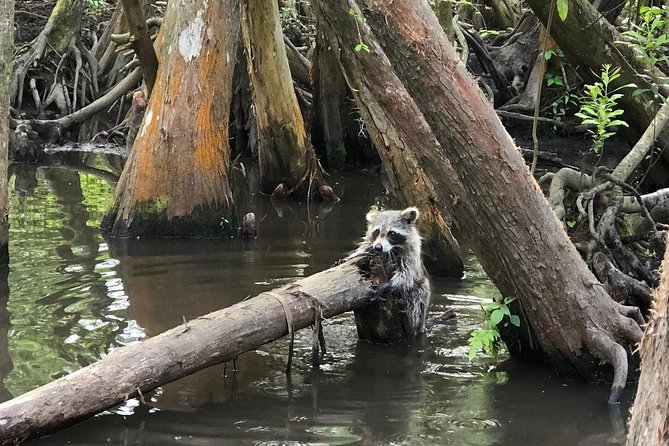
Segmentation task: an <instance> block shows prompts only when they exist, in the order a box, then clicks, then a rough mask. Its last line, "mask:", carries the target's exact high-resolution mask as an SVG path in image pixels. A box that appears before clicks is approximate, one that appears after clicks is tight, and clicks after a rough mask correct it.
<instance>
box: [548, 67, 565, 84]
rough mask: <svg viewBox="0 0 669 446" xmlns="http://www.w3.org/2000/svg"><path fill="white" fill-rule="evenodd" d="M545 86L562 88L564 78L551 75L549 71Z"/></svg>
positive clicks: (558, 75)
mask: <svg viewBox="0 0 669 446" xmlns="http://www.w3.org/2000/svg"><path fill="white" fill-rule="evenodd" d="M546 85H547V86H548V87H550V86H551V85H559V86H560V87H564V78H563V77H562V75H560V74H553V73H551V72H550V71H549V72H547V73H546Z"/></svg>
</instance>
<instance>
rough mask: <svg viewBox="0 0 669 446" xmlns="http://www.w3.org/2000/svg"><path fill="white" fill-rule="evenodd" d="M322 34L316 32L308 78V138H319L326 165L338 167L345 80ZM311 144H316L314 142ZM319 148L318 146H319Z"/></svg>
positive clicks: (343, 151)
mask: <svg viewBox="0 0 669 446" xmlns="http://www.w3.org/2000/svg"><path fill="white" fill-rule="evenodd" d="M333 53H334V49H333V48H332V47H331V46H329V45H328V42H327V41H326V39H325V38H324V37H323V33H322V32H321V31H320V30H318V31H316V50H315V51H314V64H313V71H312V78H313V82H314V103H313V118H312V122H311V129H312V131H311V137H312V138H311V140H312V141H315V139H316V136H318V138H317V139H319V140H321V141H319V142H321V144H322V146H323V147H324V149H325V150H324V152H325V157H326V159H327V167H328V169H330V170H339V169H341V168H342V167H344V163H345V162H346V147H345V146H344V128H343V126H342V120H341V107H342V102H344V101H345V100H346V90H345V89H346V80H345V79H344V76H343V74H342V72H341V68H340V67H339V62H338V60H337V58H336V56H335V55H334V54H333ZM314 145H317V146H318V144H317V143H316V142H314ZM320 150H322V147H321V148H320Z"/></svg>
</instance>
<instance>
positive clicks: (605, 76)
mask: <svg viewBox="0 0 669 446" xmlns="http://www.w3.org/2000/svg"><path fill="white" fill-rule="evenodd" d="M619 77H620V67H615V68H611V65H609V64H605V65H604V66H603V68H602V74H601V75H600V76H599V81H597V82H595V83H594V84H591V85H586V86H585V93H586V95H585V96H583V97H582V98H581V107H580V110H579V112H578V113H576V114H575V116H578V117H579V118H581V123H582V124H583V125H594V126H595V129H594V130H593V129H588V133H590V135H591V136H592V149H593V150H594V151H595V153H597V154H600V153H601V152H602V149H603V148H604V143H605V142H606V140H607V139H609V138H610V137H611V136H613V135H614V134H615V133H614V132H611V131H609V129H610V128H611V127H615V126H620V125H621V126H623V127H629V125H627V123H626V122H625V121H623V120H622V119H616V118H617V117H618V116H620V115H622V114H623V113H624V110H622V109H619V108H617V106H618V100H619V99H620V98H622V97H623V95H622V94H621V93H618V92H619V91H621V90H622V89H623V88H629V87H636V85H634V84H626V85H622V86H620V87H617V88H613V89H612V88H611V83H612V82H614V81H615V80H616V79H618V78H619Z"/></svg>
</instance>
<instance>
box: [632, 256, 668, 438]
mask: <svg viewBox="0 0 669 446" xmlns="http://www.w3.org/2000/svg"><path fill="white" fill-rule="evenodd" d="M667 246H668V248H667V250H666V252H665V254H664V261H663V262H662V279H661V283H660V287H659V288H658V289H657V290H656V291H655V294H654V304H653V317H652V319H651V321H650V322H649V323H648V325H647V326H646V330H645V333H644V335H643V340H642V341H641V347H640V351H641V376H640V377H639V387H638V389H637V394H636V399H635V400H634V406H633V407H632V417H631V420H630V431H629V435H628V436H627V445H628V446H641V445H658V446H659V445H668V444H669V398H667V395H669V244H668V245H667Z"/></svg>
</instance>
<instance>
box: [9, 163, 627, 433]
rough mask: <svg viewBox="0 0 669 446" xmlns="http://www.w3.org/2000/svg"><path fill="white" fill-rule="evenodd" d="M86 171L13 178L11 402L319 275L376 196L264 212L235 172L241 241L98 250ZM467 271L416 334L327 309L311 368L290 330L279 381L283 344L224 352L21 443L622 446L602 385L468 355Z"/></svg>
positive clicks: (477, 299) (477, 295)
mask: <svg viewBox="0 0 669 446" xmlns="http://www.w3.org/2000/svg"><path fill="white" fill-rule="evenodd" d="M87 166H88V167H90V168H92V169H98V170H99V169H100V166H99V165H98V164H97V163H96V162H95V161H92V162H91V163H89V164H87ZM84 170H86V169H82V168H81V167H79V168H77V169H76V170H73V169H63V168H43V167H40V168H37V169H32V168H30V167H29V166H28V167H26V168H25V169H24V168H19V167H17V168H15V170H14V172H15V176H14V184H13V186H14V190H13V195H12V198H11V200H12V202H11V204H12V213H11V224H12V226H11V231H12V232H11V241H10V243H11V245H10V249H11V253H12V265H11V271H10V272H9V283H10V284H11V295H9V294H8V293H9V291H8V288H7V281H4V282H3V281H2V280H1V279H2V277H0V378H4V384H5V387H6V389H8V390H9V392H11V393H12V394H14V395H18V394H21V393H23V392H25V391H27V390H30V389H32V388H34V387H36V386H38V385H40V384H44V383H46V382H49V381H51V380H52V379H53V378H55V377H58V376H60V375H62V374H65V373H69V372H71V371H72V370H75V369H77V368H79V367H81V366H82V365H85V364H88V363H90V362H92V361H94V360H96V359H98V358H100V357H102V356H104V355H105V354H106V353H107V351H108V350H109V349H110V348H113V347H115V346H118V345H123V344H127V343H131V342H136V341H137V340H139V339H142V338H144V337H147V336H154V335H156V334H158V333H161V332H163V331H165V330H167V329H169V328H172V327H174V326H176V325H178V324H181V323H183V321H184V320H190V319H192V318H195V317H197V316H200V315H202V314H205V313H208V312H210V311H215V310H218V309H220V308H224V307H227V306H229V305H232V304H234V303H236V302H238V301H240V300H241V299H244V298H246V297H247V296H254V295H256V294H258V293H259V292H262V291H264V290H267V289H270V288H273V287H276V286H278V285H281V284H284V283H287V282H290V281H293V280H295V279H296V278H299V277H302V276H306V275H310V274H312V273H314V272H316V271H320V270H322V269H324V268H327V267H328V266H330V265H331V264H332V262H333V261H334V260H336V259H338V258H340V257H342V256H343V255H344V254H345V253H346V252H348V251H350V250H351V249H352V248H353V247H354V246H355V243H356V240H357V239H358V238H359V237H360V235H362V233H363V232H364V226H365V219H364V215H365V213H366V211H367V209H368V207H369V205H370V204H371V203H374V202H379V201H381V202H384V203H386V202H388V201H390V199H389V197H387V196H385V195H384V194H383V193H382V191H381V190H380V187H379V185H378V181H377V179H376V178H374V177H365V176H357V177H348V178H346V179H342V180H341V181H340V180H339V179H337V178H333V179H332V182H333V183H335V185H336V186H337V190H338V192H339V195H340V196H341V197H342V202H340V203H338V204H336V205H335V206H318V205H314V204H312V205H310V206H306V205H304V204H299V203H276V202H272V201H271V200H269V199H268V198H267V197H264V196H261V195H257V194H256V193H255V192H254V190H255V189H254V187H253V186H252V183H253V181H254V180H253V169H252V168H250V167H247V168H245V173H246V178H247V180H249V183H246V184H247V185H246V186H244V187H238V192H239V197H236V201H237V203H238V205H239V208H238V212H239V213H240V214H241V215H243V214H244V213H246V212H249V211H252V212H254V213H256V216H257V220H258V231H259V237H258V239H257V240H256V241H255V243H252V244H248V243H244V242H242V241H239V240H188V241H177V240H159V241H144V240H132V241H108V242H107V241H105V240H103V239H102V237H101V236H100V233H99V231H98V230H97V224H98V222H99V220H100V218H101V216H102V214H103V213H104V210H105V208H106V204H107V201H108V199H109V196H110V193H111V187H110V182H113V181H112V180H113V178H106V177H105V175H100V174H99V172H96V171H87V173H84ZM337 183H339V184H337ZM466 265H467V276H466V278H465V279H464V280H455V281H444V280H436V279H435V280H434V281H433V282H434V297H433V305H432V306H431V314H432V315H438V314H440V313H442V312H444V311H445V310H446V309H447V308H451V307H452V308H455V310H456V313H457V315H458V319H457V323H456V324H454V325H435V326H434V327H432V328H431V330H430V332H429V333H428V334H427V335H426V336H424V337H423V338H421V339H417V340H414V341H411V342H406V343H402V344H398V345H392V346H384V347H381V346H373V345H369V344H364V343H359V342H358V341H357V339H356V333H355V326H354V323H353V318H352V316H351V315H341V316H339V317H336V318H333V319H332V320H328V321H325V327H324V330H325V336H326V340H327V343H328V354H327V355H326V357H325V361H324V363H323V365H322V366H321V367H320V368H319V369H317V370H312V367H311V362H310V356H311V333H310V332H309V331H308V330H302V331H300V332H299V333H298V334H297V337H296V344H295V358H294V361H293V373H292V375H291V377H290V379H288V378H287V377H286V375H285V374H284V368H285V362H286V354H287V340H285V339H284V340H279V341H277V342H274V343H271V344H268V345H265V346H262V347H261V348H259V349H257V350H256V351H254V352H248V353H245V354H243V355H242V356H240V357H239V358H238V360H237V371H236V372H233V371H232V365H231V364H229V365H227V368H226V366H225V365H220V366H216V367H211V368H209V369H206V370H202V371H200V372H198V373H196V374H194V375H191V376H189V377H186V378H184V379H181V380H179V381H177V382H174V383H170V384H167V385H165V386H163V387H161V388H159V389H157V390H156V391H154V392H152V393H150V394H148V395H144V398H145V401H146V403H147V404H142V403H140V402H139V401H136V400H132V401H130V402H128V403H126V404H125V405H123V406H122V407H121V408H117V409H115V410H113V411H110V412H107V413H106V414H105V415H102V416H98V417H95V418H92V419H90V420H88V421H86V422H84V423H82V424H80V425H77V426H74V427H72V428H70V429H68V430H65V431H63V432H61V433H58V434H56V435H54V436H52V437H49V438H46V439H42V440H38V441H35V442H34V444H48V445H57V444H75V445H76V444H82V445H83V444H87V445H90V444H141V445H153V444H156V445H165V444H184V443H187V444H200V445H220V444H223V445H226V444H230V445H233V444H234V445H237V444H249V445H250V444H258V445H260V444H265V445H269V444H279V443H281V444H361V445H376V444H411V445H432V444H454V445H467V444H473V445H483V444H496V445H515V444H549V445H550V444H558V443H560V444H579V443H581V444H593V445H598V444H602V445H603V444H611V442H613V443H620V441H621V440H620V438H621V437H620V435H621V434H620V424H619V423H616V422H615V420H619V419H620V418H615V417H614V418H613V420H614V422H612V419H611V418H610V416H609V413H608V410H607V407H606V404H605V403H604V402H605V400H606V395H607V393H608V389H607V388H606V387H605V386H601V387H599V386H588V385H585V384H580V383H574V382H571V381H568V380H564V379H563V378H560V377H558V376H554V375H553V374H552V371H551V369H548V368H540V367H537V366H533V365H529V364H527V363H516V362H515V361H506V362H502V363H501V364H499V363H497V362H496V361H492V360H489V359H484V358H480V359H477V360H476V361H475V362H473V363H470V362H468V360H467V347H466V344H467V339H468V337H469V334H470V333H471V331H472V330H473V329H474V328H476V327H478V326H479V325H480V324H481V323H482V314H481V310H480V303H481V301H482V298H490V297H493V296H495V295H496V290H495V289H494V287H493V286H491V284H490V282H489V281H488V280H487V279H486V278H485V275H484V274H483V272H482V271H481V269H480V268H479V267H478V265H477V264H476V262H475V260H474V259H473V258H470V259H468V260H467V262H466ZM0 272H1V271H0ZM7 296H9V297H7ZM9 319H11V325H10V324H9V323H8V322H9ZM2 391H3V388H2V387H1V386H0V392H2ZM5 392H6V391H5ZM4 395H6V396H9V395H8V393H5V394H4ZM2 397H3V394H0V398H2ZM622 409H623V411H622V413H623V418H624V417H625V416H626V413H627V407H626V406H623V407H622Z"/></svg>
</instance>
